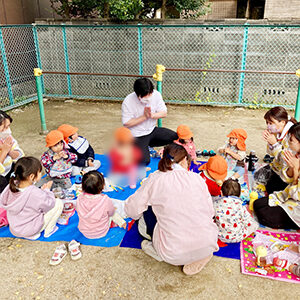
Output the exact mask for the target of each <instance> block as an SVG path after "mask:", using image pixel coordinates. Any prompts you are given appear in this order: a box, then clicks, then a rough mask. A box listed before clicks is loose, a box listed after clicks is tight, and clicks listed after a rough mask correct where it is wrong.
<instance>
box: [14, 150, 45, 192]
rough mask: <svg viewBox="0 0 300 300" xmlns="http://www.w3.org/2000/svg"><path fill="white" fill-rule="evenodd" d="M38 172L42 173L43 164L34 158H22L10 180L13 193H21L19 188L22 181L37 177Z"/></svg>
mask: <svg viewBox="0 0 300 300" xmlns="http://www.w3.org/2000/svg"><path fill="white" fill-rule="evenodd" d="M38 172H42V165H41V162H40V161H39V160H38V159H37V158H35V157H33V156H27V157H22V158H20V159H19V160H18V161H17V163H16V165H15V167H14V172H13V173H12V175H11V177H10V180H9V188H10V190H11V191H12V192H13V193H16V192H18V191H19V189H18V186H19V184H20V182H21V181H23V180H27V178H28V177H29V176H30V175H31V174H33V175H34V176H35V177H36V176H37V175H38Z"/></svg>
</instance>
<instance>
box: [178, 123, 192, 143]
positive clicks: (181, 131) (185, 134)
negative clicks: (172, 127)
mask: <svg viewBox="0 0 300 300" xmlns="http://www.w3.org/2000/svg"><path fill="white" fill-rule="evenodd" d="M177 135H178V138H179V139H183V140H188V139H190V138H192V137H193V133H192V131H191V129H190V127H189V126H187V125H179V126H178V127H177Z"/></svg>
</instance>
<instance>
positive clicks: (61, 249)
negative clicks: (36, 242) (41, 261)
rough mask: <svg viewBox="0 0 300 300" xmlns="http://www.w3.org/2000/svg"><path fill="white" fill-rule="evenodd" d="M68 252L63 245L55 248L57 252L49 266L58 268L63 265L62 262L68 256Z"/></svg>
mask: <svg viewBox="0 0 300 300" xmlns="http://www.w3.org/2000/svg"><path fill="white" fill-rule="evenodd" d="M67 253H68V251H67V248H66V246H65V244H62V245H60V246H58V247H56V248H55V251H54V253H53V255H52V257H51V259H50V261H49V264H50V265H51V266H56V265H59V264H60V263H61V261H62V260H63V259H64V257H65V256H66V255H67Z"/></svg>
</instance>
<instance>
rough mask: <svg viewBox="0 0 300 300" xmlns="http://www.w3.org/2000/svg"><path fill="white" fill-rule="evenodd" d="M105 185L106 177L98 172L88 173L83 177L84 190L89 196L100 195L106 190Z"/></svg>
mask: <svg viewBox="0 0 300 300" xmlns="http://www.w3.org/2000/svg"><path fill="white" fill-rule="evenodd" d="M104 184H105V182H104V177H103V175H102V174H101V173H99V172H98V171H90V172H87V173H85V174H84V175H83V177H82V190H83V191H84V192H85V193H88V194H92V195H97V194H100V193H101V192H102V190H103V188H104Z"/></svg>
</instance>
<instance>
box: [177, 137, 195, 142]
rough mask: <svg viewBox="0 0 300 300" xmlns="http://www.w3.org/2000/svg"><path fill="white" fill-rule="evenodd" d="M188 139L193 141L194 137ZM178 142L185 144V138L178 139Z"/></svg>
mask: <svg viewBox="0 0 300 300" xmlns="http://www.w3.org/2000/svg"><path fill="white" fill-rule="evenodd" d="M190 140H191V141H192V142H193V141H194V138H193V137H191V138H190ZM179 143H180V144H185V140H184V139H179Z"/></svg>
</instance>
